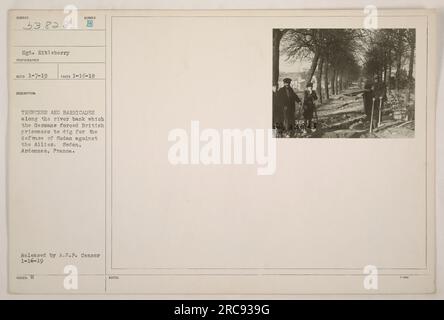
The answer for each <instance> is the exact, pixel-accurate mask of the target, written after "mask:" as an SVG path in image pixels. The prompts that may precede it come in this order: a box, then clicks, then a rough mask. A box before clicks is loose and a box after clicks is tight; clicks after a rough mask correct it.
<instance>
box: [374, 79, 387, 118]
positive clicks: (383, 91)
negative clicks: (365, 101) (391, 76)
mask: <svg viewBox="0 0 444 320" xmlns="http://www.w3.org/2000/svg"><path fill="white" fill-rule="evenodd" d="M373 93H374V96H375V110H374V111H373V123H374V124H375V126H377V125H378V124H379V120H381V119H380V118H379V117H380V115H379V113H380V112H381V117H382V110H384V102H385V101H387V88H386V86H385V83H384V82H382V81H379V79H378V78H376V79H375V83H374V85H373Z"/></svg>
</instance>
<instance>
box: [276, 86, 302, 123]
mask: <svg viewBox="0 0 444 320" xmlns="http://www.w3.org/2000/svg"><path fill="white" fill-rule="evenodd" d="M290 83H291V79H290V78H285V79H284V86H283V87H282V88H280V89H279V90H278V92H277V100H278V101H279V103H278V105H279V107H278V108H279V109H280V110H281V111H282V114H283V116H284V126H285V130H286V131H287V132H288V131H289V130H292V129H293V127H294V123H295V113H296V103H300V102H301V100H300V99H299V97H298V96H297V94H296V93H295V92H294V90H293V88H292V87H291V86H290Z"/></svg>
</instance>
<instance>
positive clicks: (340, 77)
mask: <svg viewBox="0 0 444 320" xmlns="http://www.w3.org/2000/svg"><path fill="white" fill-rule="evenodd" d="M343 90H344V83H343V80H342V72H341V73H340V74H339V91H340V92H342V91H343Z"/></svg>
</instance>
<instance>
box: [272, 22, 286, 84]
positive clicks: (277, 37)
mask: <svg viewBox="0 0 444 320" xmlns="http://www.w3.org/2000/svg"><path fill="white" fill-rule="evenodd" d="M283 35H284V31H283V30H281V29H273V86H276V90H277V89H278V88H279V46H280V43H281V39H282V36H283Z"/></svg>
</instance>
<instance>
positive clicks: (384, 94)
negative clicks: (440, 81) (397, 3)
mask: <svg viewBox="0 0 444 320" xmlns="http://www.w3.org/2000/svg"><path fill="white" fill-rule="evenodd" d="M8 30H9V43H8V68H9V74H8V83H9V120H8V121H9V129H8V130H9V131H8V139H9V141H8V228H9V229H8V231H9V235H8V236H9V252H8V256H9V290H10V292H11V293H18V294H31V293H33V294H48V293H57V294H78V293H100V294H150V295H245V296H257V295H275V294H276V295H282V294H285V295H293V294H407V293H408V294H413V293H432V292H434V290H435V205H434V201H435V184H434V181H435V96H436V87H435V85H436V80H435V76H436V74H435V70H436V66H435V64H436V61H435V59H436V56H435V55H436V53H435V51H436V47H435V38H436V25H435V14H434V12H433V11H431V10H377V11H375V12H372V11H371V12H364V11H361V10H323V11H321V10H257V11H255V10H213V11H202V10H200V11H193V10H187V11H180V10H179V11H173V10H77V9H76V8H75V7H70V8H65V10H10V11H9V17H8ZM315 138H317V139H315Z"/></svg>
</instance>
